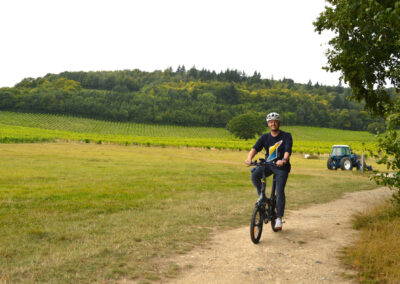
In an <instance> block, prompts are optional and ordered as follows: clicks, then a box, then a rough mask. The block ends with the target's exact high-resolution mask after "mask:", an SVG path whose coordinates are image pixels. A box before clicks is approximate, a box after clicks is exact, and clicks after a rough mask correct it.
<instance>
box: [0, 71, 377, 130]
mask: <svg viewBox="0 0 400 284" xmlns="http://www.w3.org/2000/svg"><path fill="white" fill-rule="evenodd" d="M350 95H351V94H350V90H349V89H348V88H344V87H342V86H341V85H338V86H323V85H321V84H319V83H318V82H316V83H314V84H313V83H312V82H311V80H310V81H309V82H308V84H299V83H295V82H294V81H293V80H292V79H287V78H283V79H281V80H274V79H273V78H271V79H262V78H261V74H260V73H258V72H254V74H253V75H247V74H245V73H244V72H241V71H238V70H229V69H228V70H226V71H223V72H220V73H217V72H215V71H209V70H205V69H202V70H197V69H196V68H195V67H192V68H191V69H189V70H186V68H185V67H184V66H178V68H177V69H176V70H175V71H174V70H173V69H172V68H168V69H165V70H163V71H154V72H144V71H140V70H137V69H135V70H123V71H98V72H63V73H60V74H47V75H46V76H44V77H40V78H26V79H24V80H22V81H21V82H19V83H18V84H16V85H15V86H14V87H12V88H1V89H0V109H1V110H11V111H21V112H42V113H55V114H70V115H76V116H84V117H91V118H97V119H104V120H113V121H133V122H143V123H159V124H177V125H187V126H216V127H225V126H226V125H227V123H228V122H229V121H230V120H231V119H232V118H233V117H235V116H237V115H240V114H244V113H253V114H256V115H258V116H259V117H260V119H263V118H264V116H265V114H266V113H268V112H271V111H277V112H279V113H280V114H281V116H282V119H283V123H285V124H286V125H308V126H321V127H329V128H340V129H351V130H371V131H373V130H374V129H376V128H377V127H378V128H379V127H380V126H381V125H382V122H381V121H380V120H378V119H376V118H373V117H372V116H371V115H370V114H369V113H368V112H366V111H365V110H364V108H363V105H362V104H361V103H356V102H353V101H349V100H348V99H347V98H348V97H349V96H350Z"/></svg>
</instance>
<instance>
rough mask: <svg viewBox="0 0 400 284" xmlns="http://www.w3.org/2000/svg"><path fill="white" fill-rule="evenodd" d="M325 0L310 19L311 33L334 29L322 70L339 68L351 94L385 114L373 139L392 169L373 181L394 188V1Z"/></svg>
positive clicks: (397, 60) (399, 6)
mask: <svg viewBox="0 0 400 284" xmlns="http://www.w3.org/2000/svg"><path fill="white" fill-rule="evenodd" d="M327 2H328V3H329V4H328V6H326V7H325V10H324V11H323V12H322V13H321V14H320V15H319V17H318V18H317V20H316V21H315V22H314V26H315V30H316V31H317V32H319V33H321V32H323V31H325V30H330V31H333V32H334V33H335V36H334V37H333V38H332V39H331V40H330V41H329V44H330V48H329V49H328V51H327V53H326V55H327V58H328V66H327V67H326V69H327V70H329V71H331V72H334V71H339V72H341V74H342V76H341V78H342V79H343V80H344V82H346V83H348V84H349V86H350V87H351V89H352V98H353V99H355V100H357V101H363V102H365V107H366V109H368V110H369V111H371V112H373V113H374V114H375V115H378V116H381V117H383V118H385V119H386V128H387V129H386V132H385V134H384V136H381V137H380V140H379V141H380V143H379V147H380V152H381V154H382V159H381V162H384V163H386V164H387V167H388V170H394V171H396V172H397V174H395V175H394V176H388V175H381V178H380V179H379V181H380V182H382V183H383V184H386V185H389V186H390V187H391V188H396V189H399V188H400V137H399V134H398V131H397V129H398V128H399V126H400V102H399V91H400V1H395V0H379V1H378V0H368V1H367V0H365V1H359V0H327ZM390 88H391V89H390ZM393 90H394V91H393ZM396 196H397V198H398V197H399V195H398V194H396Z"/></svg>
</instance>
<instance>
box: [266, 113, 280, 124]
mask: <svg viewBox="0 0 400 284" xmlns="http://www.w3.org/2000/svg"><path fill="white" fill-rule="evenodd" d="M266 120H267V122H268V121H270V120H278V121H280V120H281V116H280V115H279V113H277V112H271V113H269V114H268V115H267V119H266Z"/></svg>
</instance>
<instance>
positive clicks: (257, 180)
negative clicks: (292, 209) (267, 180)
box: [251, 165, 289, 218]
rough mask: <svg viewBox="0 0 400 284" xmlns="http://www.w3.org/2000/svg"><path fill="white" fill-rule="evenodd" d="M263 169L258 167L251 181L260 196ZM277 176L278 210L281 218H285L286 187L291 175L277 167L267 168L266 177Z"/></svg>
mask: <svg viewBox="0 0 400 284" xmlns="http://www.w3.org/2000/svg"><path fill="white" fill-rule="evenodd" d="M263 169H264V168H263V167H257V168H256V170H255V171H254V172H253V173H252V175H251V181H252V182H253V185H254V187H255V188H256V189H257V193H258V195H260V194H261V179H262V171H263ZM272 174H274V175H275V180H276V209H277V215H278V217H279V218H282V217H283V214H284V213H285V201H286V200H285V199H286V198H285V185H286V181H287V179H288V176H289V173H288V172H287V171H285V170H282V169H280V168H278V167H275V166H269V165H267V166H266V167H265V176H266V177H269V176H270V175H272Z"/></svg>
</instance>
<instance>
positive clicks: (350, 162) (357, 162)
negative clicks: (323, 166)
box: [327, 145, 372, 171]
mask: <svg viewBox="0 0 400 284" xmlns="http://www.w3.org/2000/svg"><path fill="white" fill-rule="evenodd" d="M327 167H328V169H329V170H337V169H338V168H341V169H342V170H346V171H351V170H352V169H353V167H354V168H356V169H359V170H361V169H362V168H366V169H367V170H369V171H371V170H372V167H371V166H367V165H366V164H365V162H363V164H361V159H360V156H359V155H356V154H354V153H353V151H352V150H351V148H350V147H349V146H348V145H333V146H332V152H331V155H330V157H329V158H328V161H327Z"/></svg>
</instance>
